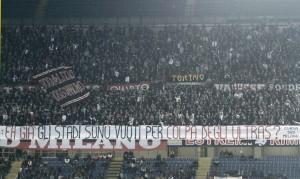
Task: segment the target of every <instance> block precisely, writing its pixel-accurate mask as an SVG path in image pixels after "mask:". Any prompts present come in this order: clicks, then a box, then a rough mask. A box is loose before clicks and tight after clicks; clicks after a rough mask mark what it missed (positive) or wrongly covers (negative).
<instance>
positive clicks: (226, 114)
mask: <svg viewBox="0 0 300 179" xmlns="http://www.w3.org/2000/svg"><path fill="white" fill-rule="evenodd" d="M3 37H4V39H3V52H4V53H3V59H4V60H3V62H2V68H1V75H0V76H1V77H0V78H1V84H3V86H5V85H6V86H8V85H35V84H34V82H32V76H33V75H35V74H37V73H40V72H42V71H45V70H49V69H51V68H54V67H58V66H63V65H66V66H72V67H73V68H74V71H75V73H76V75H77V77H78V79H80V80H81V81H82V82H84V83H86V84H98V85H101V86H105V85H108V84H114V83H129V82H130V83H140V82H144V81H147V82H150V89H149V90H145V91H134V90H131V91H130V90H129V91H109V90H106V89H98V90H92V95H91V97H89V98H88V99H87V100H85V101H83V102H80V103H77V104H75V105H72V106H69V107H66V108H61V107H60V106H59V105H58V104H57V103H56V102H55V101H54V100H52V99H51V98H50V97H48V96H47V95H46V94H45V92H44V91H43V90H41V89H39V88H30V89H28V88H27V87H24V88H22V89H20V88H18V89H17V88H12V89H10V90H7V89H4V88H1V93H0V101H1V104H0V112H1V116H0V124H1V125H11V124H14V125H26V124H27V125H32V124H35V125H38V124H129V125H131V124H180V125H186V124H204V125H206V124H207V125H208V124H209V125H213V124H292V123H293V122H295V121H296V122H297V119H298V116H299V114H300V113H299V105H298V103H299V102H298V97H299V95H298V90H287V89H281V90H277V89H257V90H249V89H247V90H218V89H216V88H215V87H214V84H218V83H223V84H233V83H247V84H258V83H260V84H268V83H277V84H297V83H298V81H299V79H298V78H299V72H300V69H299V68H300V61H298V60H299V55H300V54H299V52H298V49H299V47H300V40H299V39H300V27H298V26H291V25H290V26H264V25H257V26H254V25H252V26H242V25H216V26H204V25H203V26H165V27H113V28H111V27H105V26H101V27H100V26H16V27H4V30H3ZM190 73H201V74H204V75H205V82H203V83H201V85H196V86H178V85H176V84H175V85H174V83H172V84H173V85H168V82H169V79H170V76H171V75H174V74H190ZM157 83H158V84H159V85H154V84H157Z"/></svg>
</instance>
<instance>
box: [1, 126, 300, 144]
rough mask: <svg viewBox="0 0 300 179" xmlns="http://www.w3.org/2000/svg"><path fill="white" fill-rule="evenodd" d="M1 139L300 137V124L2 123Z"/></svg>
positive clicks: (256, 138)
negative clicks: (132, 124)
mask: <svg viewBox="0 0 300 179" xmlns="http://www.w3.org/2000/svg"><path fill="white" fill-rule="evenodd" d="M0 134H1V135H0V139H13V140H15V139H19V140H27V139H107V140H116V139H130V140H141V139H145V140H275V139H276V140H278V139H280V140H286V139H289V140H299V139H300V126H279V125H278V126H276V125H240V126H236V125H232V126H161V125H141V126H128V125H66V126H55V125H45V126H0Z"/></svg>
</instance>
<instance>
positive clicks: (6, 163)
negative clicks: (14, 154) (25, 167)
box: [0, 157, 11, 179]
mask: <svg viewBox="0 0 300 179" xmlns="http://www.w3.org/2000/svg"><path fill="white" fill-rule="evenodd" d="M10 167H11V159H10V158H9V157H0V179H4V177H5V176H6V175H7V174H8V172H9V169H10Z"/></svg>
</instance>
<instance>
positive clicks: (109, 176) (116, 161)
mask: <svg viewBox="0 0 300 179" xmlns="http://www.w3.org/2000/svg"><path fill="white" fill-rule="evenodd" d="M122 167H123V158H121V157H117V158H113V159H112V161H111V162H110V164H109V167H108V170H107V172H106V177H105V178H106V179H118V178H119V174H120V172H121V169H122Z"/></svg>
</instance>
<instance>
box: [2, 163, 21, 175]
mask: <svg viewBox="0 0 300 179" xmlns="http://www.w3.org/2000/svg"><path fill="white" fill-rule="evenodd" d="M21 165H22V161H14V162H12V164H11V168H10V170H9V172H8V174H7V176H6V177H5V179H16V178H17V175H18V173H19V171H20V168H21Z"/></svg>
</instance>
